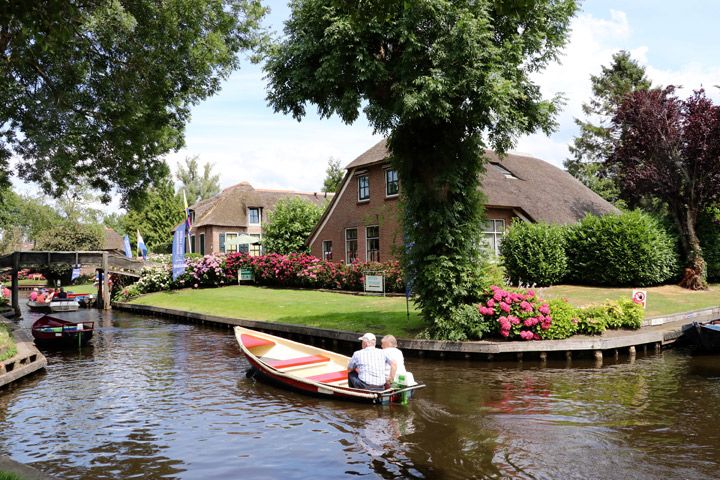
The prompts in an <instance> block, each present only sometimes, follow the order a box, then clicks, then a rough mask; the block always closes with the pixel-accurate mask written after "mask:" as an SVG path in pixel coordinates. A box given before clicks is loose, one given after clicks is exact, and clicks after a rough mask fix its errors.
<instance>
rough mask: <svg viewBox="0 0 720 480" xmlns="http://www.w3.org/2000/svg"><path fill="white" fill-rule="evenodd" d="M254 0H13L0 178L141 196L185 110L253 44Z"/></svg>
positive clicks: (7, 13) (0, 40)
mask: <svg viewBox="0 0 720 480" xmlns="http://www.w3.org/2000/svg"><path fill="white" fill-rule="evenodd" d="M264 12H265V9H264V8H263V7H262V6H261V5H260V0H194V1H189V0H164V1H162V2H158V1H154V0H86V1H82V2H78V1H72V0H51V1H45V2H35V1H27V2H24V1H12V2H5V5H4V6H3V7H2V8H0V56H1V58H2V62H0V182H7V180H8V175H9V170H8V168H7V167H8V159H9V157H10V155H11V153H14V154H15V155H16V156H17V157H19V159H20V161H19V169H18V170H19V175H20V177H22V178H24V179H26V180H30V181H35V182H38V183H39V184H40V185H41V186H42V188H43V189H44V190H45V191H46V192H48V193H51V194H53V195H55V196H57V195H59V194H61V193H62V192H63V191H64V190H65V189H66V188H67V186H68V185H69V184H70V183H74V182H85V183H86V184H87V185H89V186H90V187H92V188H94V189H98V190H100V191H101V192H103V200H104V201H108V200H109V198H110V197H109V195H110V193H111V191H112V189H113V187H115V188H116V189H117V190H118V191H119V192H120V193H121V194H122V195H123V197H127V196H132V195H133V194H135V193H138V192H142V191H144V190H145V188H146V187H147V186H148V185H149V184H152V180H153V178H155V177H158V176H161V175H162V174H163V173H164V172H166V171H167V166H166V165H165V163H164V162H163V161H162V160H161V157H162V156H163V155H164V154H166V153H167V152H170V151H173V150H177V149H179V148H180V147H182V146H183V142H184V128H185V124H186V123H187V121H188V119H189V117H190V108H191V107H192V106H193V105H195V104H197V103H198V102H200V101H202V100H203V99H205V98H207V97H208V96H210V95H213V94H214V93H216V92H217V91H218V90H219V89H220V85H221V83H222V81H223V79H225V78H227V76H228V75H229V74H230V72H231V71H232V70H233V69H235V68H236V67H237V66H238V64H239V59H238V56H237V54H238V52H240V51H241V50H245V49H249V48H253V47H255V46H256V45H257V44H258V42H260V41H261V39H262V35H261V34H260V33H259V28H258V26H259V21H260V18H261V17H262V16H263V14H264Z"/></svg>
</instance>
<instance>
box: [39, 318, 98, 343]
mask: <svg viewBox="0 0 720 480" xmlns="http://www.w3.org/2000/svg"><path fill="white" fill-rule="evenodd" d="M94 329H95V323H94V322H82V323H74V322H69V321H67V320H63V319H60V318H55V317H52V316H50V315H44V316H42V317H41V318H39V319H38V320H36V321H35V323H33V325H32V335H33V338H34V339H35V343H38V344H41V345H45V346H48V345H56V346H73V345H85V344H87V343H88V342H89V341H90V339H92V337H93V332H94Z"/></svg>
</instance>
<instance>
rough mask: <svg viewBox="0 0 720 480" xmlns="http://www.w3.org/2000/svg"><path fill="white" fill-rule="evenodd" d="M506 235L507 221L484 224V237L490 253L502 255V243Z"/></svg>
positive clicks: (492, 221)
mask: <svg viewBox="0 0 720 480" xmlns="http://www.w3.org/2000/svg"><path fill="white" fill-rule="evenodd" d="M503 235H505V220H488V221H487V222H485V223H483V237H484V239H485V242H486V246H487V247H488V248H489V249H490V252H492V253H494V254H495V255H500V243H501V242H502V237H503Z"/></svg>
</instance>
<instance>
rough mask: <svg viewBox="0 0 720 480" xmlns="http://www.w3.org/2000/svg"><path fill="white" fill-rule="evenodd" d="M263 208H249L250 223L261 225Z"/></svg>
mask: <svg viewBox="0 0 720 480" xmlns="http://www.w3.org/2000/svg"><path fill="white" fill-rule="evenodd" d="M260 218H261V210H260V208H259V207H249V208H248V224H249V225H260Z"/></svg>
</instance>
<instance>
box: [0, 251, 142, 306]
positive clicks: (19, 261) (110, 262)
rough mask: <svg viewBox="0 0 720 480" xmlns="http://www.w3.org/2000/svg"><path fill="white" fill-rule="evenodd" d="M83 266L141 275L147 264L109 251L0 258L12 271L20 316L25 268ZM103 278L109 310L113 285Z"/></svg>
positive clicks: (3, 267) (103, 297)
mask: <svg viewBox="0 0 720 480" xmlns="http://www.w3.org/2000/svg"><path fill="white" fill-rule="evenodd" d="M62 264H69V265H81V266H84V267H95V270H96V271H98V272H100V273H103V274H104V273H105V272H107V273H108V274H110V273H114V274H119V275H128V276H132V277H138V276H139V275H140V270H141V269H142V267H143V266H144V263H143V262H142V261H139V260H133V259H131V258H127V257H125V256H124V255H120V254H118V253H114V252H108V251H89V252H88V251H76V252H35V251H31V252H13V253H10V254H8V255H4V256H1V257H0V272H2V271H7V270H10V274H11V278H12V287H11V290H12V307H13V309H14V310H15V314H16V315H20V297H19V290H20V288H19V286H20V283H19V281H18V272H19V271H20V270H22V269H24V268H39V267H41V266H45V265H62ZM102 279H103V281H102V282H101V283H100V285H99V286H98V298H99V299H101V300H102V302H101V303H102V306H103V308H104V309H106V310H107V309H110V288H109V285H108V275H102Z"/></svg>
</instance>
